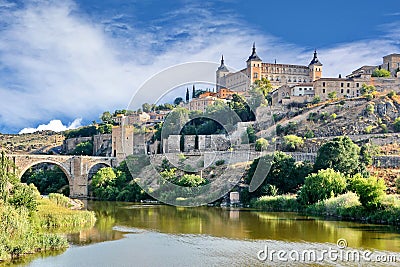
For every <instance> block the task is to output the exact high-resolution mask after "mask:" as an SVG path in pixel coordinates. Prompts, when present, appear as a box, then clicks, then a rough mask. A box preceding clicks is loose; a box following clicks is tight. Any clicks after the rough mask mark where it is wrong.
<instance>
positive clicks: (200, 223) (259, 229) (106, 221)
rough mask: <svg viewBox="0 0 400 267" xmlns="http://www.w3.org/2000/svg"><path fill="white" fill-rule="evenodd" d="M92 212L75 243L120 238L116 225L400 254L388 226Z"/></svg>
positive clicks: (243, 215) (265, 215)
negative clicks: (342, 243)
mask: <svg viewBox="0 0 400 267" xmlns="http://www.w3.org/2000/svg"><path fill="white" fill-rule="evenodd" d="M87 207H88V209H89V210H94V211H95V212H96V217H97V222H96V225H95V227H94V228H92V229H90V230H85V231H81V232H80V233H77V234H71V235H69V239H70V240H71V242H73V243H74V244H79V245H85V244H90V243H97V242H103V241H108V240H118V239H121V238H123V236H124V231H118V230H113V227H114V226H121V227H128V228H138V229H144V230H151V231H157V232H161V233H168V234H192V235H198V234H202V235H209V236H213V237H223V238H229V239H238V240H260V239H261V240H262V239H265V240H280V241H290V242H303V241H304V242H317V243H336V240H338V239H339V238H345V239H346V240H347V241H348V244H349V246H350V247H354V248H364V249H379V250H388V251H396V252H399V251H400V234H399V229H398V228H395V227H392V226H379V225H369V224H359V223H352V222H338V221H326V220H320V219H317V218H314V217H310V216H302V215H299V214H295V213H273V212H259V211H252V210H246V209H240V210H239V209H226V208H215V207H197V208H183V207H172V206H165V205H142V204H132V203H118V202H93V201H89V202H88V203H87Z"/></svg>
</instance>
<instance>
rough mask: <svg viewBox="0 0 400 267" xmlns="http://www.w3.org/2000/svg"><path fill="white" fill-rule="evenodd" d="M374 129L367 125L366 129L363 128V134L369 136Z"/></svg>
mask: <svg viewBox="0 0 400 267" xmlns="http://www.w3.org/2000/svg"><path fill="white" fill-rule="evenodd" d="M374 128H375V127H374V126H372V125H368V126H367V127H365V129H364V132H365V133H366V134H370V133H371V132H372V130H373V129H374Z"/></svg>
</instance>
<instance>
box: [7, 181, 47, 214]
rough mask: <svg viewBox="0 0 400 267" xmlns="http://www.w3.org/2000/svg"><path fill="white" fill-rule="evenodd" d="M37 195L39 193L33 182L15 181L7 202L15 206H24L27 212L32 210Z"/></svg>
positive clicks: (34, 209) (34, 208) (34, 206)
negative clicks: (28, 183)
mask: <svg viewBox="0 0 400 267" xmlns="http://www.w3.org/2000/svg"><path fill="white" fill-rule="evenodd" d="M39 197H40V194H39V192H38V190H37V189H36V187H35V186H34V185H33V184H30V185H27V184H22V183H17V184H16V185H14V186H13V188H12V190H11V195H10V198H9V199H8V202H9V203H10V204H11V205H12V206H14V207H16V208H21V207H25V208H26V209H27V210H28V211H29V212H34V211H36V207H37V199H38V198H39Z"/></svg>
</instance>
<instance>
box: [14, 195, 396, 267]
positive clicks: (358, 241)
mask: <svg viewBox="0 0 400 267" xmlns="http://www.w3.org/2000/svg"><path fill="white" fill-rule="evenodd" d="M87 208H88V209H89V210H93V211H95V213H96V216H97V222H96V225H95V227H93V228H92V229H89V230H85V231H81V232H80V233H73V234H68V235H67V236H68V239H69V241H70V243H71V246H70V248H68V249H67V250H65V251H58V252H50V253H43V254H35V255H32V256H29V257H25V258H24V259H22V260H20V261H18V262H15V263H14V264H15V265H18V266H35V267H36V266H40V267H43V266H51V267H53V266H270V265H282V264H284V265H286V266H287V265H289V266H290V265H292V266H298V265H301V264H305V263H310V262H308V261H309V260H311V262H312V263H313V264H315V265H318V266H321V265H336V266H338V265H339V266H340V265H343V266H354V265H355V264H356V263H355V262H354V261H356V262H357V264H358V263H359V262H358V260H359V261H360V262H361V263H362V262H364V261H365V260H368V259H371V260H372V261H378V260H379V261H383V260H385V261H386V262H385V263H384V265H385V266H387V265H390V263H388V262H387V261H394V260H395V259H396V260H397V264H398V263H399V262H400V230H399V228H396V227H392V226H383V225H371V224H360V223H353V222H342V221H333V220H323V219H318V218H315V217H310V216H303V215H299V214H296V213H277V212H261V211H254V210H248V209H234V208H232V209H229V208H218V207H198V208H182V207H173V206H166V205H150V204H135V203H121V202H95V201H89V202H88V203H87ZM337 240H341V241H340V242H341V243H340V245H341V246H343V244H345V243H347V245H348V247H347V248H344V249H341V248H339V247H338V246H337ZM343 242H344V243H343ZM324 250H327V251H330V252H329V253H331V252H332V251H333V252H334V251H337V252H335V253H336V254H330V255H328V254H329V253H325V254H324V253H323V252H322V251H324ZM272 251H281V252H280V253H281V254H279V255H280V257H278V252H277V253H275V254H274V252H272ZM282 251H283V252H282ZM307 251H308V252H307ZM310 251H313V252H315V254H314V255H316V256H315V258H312V256H313V254H312V253H310ZM346 251H351V252H352V253H353V252H354V253H358V254H359V255H361V256H358V258H357V257H356V256H354V255H353V256H354V257H352V255H350V254H348V255H347V256H346V255H345V256H343V252H346ZM369 251H370V253H371V254H367V252H368V253H369ZM265 252H267V253H265ZM333 252H332V253H333ZM271 253H272V254H271ZM304 253H306V254H304ZM307 253H308V254H307ZM340 253H342V254H340ZM363 253H364V254H365V255H364V254H363ZM266 255H268V256H266ZM302 255H303V258H302ZM332 255H333V256H332ZM334 255H336V256H334ZM349 255H350V256H349ZM307 256H311V258H308V259H306V257H307ZM363 257H365V258H363ZM360 258H361V259H360ZM391 264H392V265H393V266H396V263H391ZM369 265H371V264H370V263H369ZM372 265H373V266H376V265H379V264H378V263H377V262H374V263H373V264H372Z"/></svg>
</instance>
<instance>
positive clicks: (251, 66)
mask: <svg viewBox="0 0 400 267" xmlns="http://www.w3.org/2000/svg"><path fill="white" fill-rule="evenodd" d="M246 62H247V76H248V77H249V79H250V81H251V83H254V81H256V80H260V79H261V65H262V60H261V58H260V57H259V56H258V55H257V53H256V43H253V50H252V53H251V55H250V56H249V59H247V61H246Z"/></svg>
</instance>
